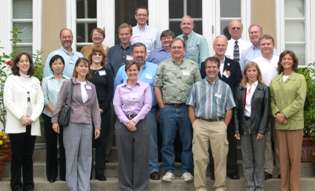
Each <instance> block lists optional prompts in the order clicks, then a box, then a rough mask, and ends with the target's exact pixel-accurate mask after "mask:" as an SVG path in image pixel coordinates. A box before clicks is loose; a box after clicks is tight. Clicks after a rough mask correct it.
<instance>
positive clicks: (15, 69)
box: [11, 52, 34, 76]
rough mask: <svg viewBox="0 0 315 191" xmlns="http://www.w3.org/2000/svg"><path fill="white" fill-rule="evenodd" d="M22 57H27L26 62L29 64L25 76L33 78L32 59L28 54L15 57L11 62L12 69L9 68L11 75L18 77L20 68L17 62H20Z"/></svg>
mask: <svg viewBox="0 0 315 191" xmlns="http://www.w3.org/2000/svg"><path fill="white" fill-rule="evenodd" d="M23 55H25V56H27V58H28V60H29V62H30V68H29V69H28V71H27V75H30V76H33V74H34V64H33V59H32V56H31V55H30V54H29V53H27V52H21V53H19V54H18V55H16V57H15V58H14V60H13V65H12V68H11V71H12V74H13V75H17V76H19V75H20V68H19V67H18V63H19V61H20V59H21V57H22V56H23Z"/></svg>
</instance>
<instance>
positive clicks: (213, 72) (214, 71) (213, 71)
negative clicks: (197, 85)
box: [206, 61, 219, 81]
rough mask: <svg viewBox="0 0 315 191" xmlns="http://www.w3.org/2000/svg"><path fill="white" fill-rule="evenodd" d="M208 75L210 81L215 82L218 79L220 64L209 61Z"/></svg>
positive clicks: (207, 66)
mask: <svg viewBox="0 0 315 191" xmlns="http://www.w3.org/2000/svg"><path fill="white" fill-rule="evenodd" d="M206 74H207V78H208V80H209V81H214V80H215V79H217V77H218V74H219V67H218V63H216V62H214V61H207V63H206Z"/></svg>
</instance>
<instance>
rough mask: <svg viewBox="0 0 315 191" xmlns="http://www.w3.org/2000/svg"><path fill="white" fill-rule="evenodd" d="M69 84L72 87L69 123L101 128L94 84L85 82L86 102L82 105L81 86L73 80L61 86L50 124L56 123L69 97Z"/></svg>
mask: <svg viewBox="0 0 315 191" xmlns="http://www.w3.org/2000/svg"><path fill="white" fill-rule="evenodd" d="M71 83H72V86H73V90H72V102H71V105H70V106H71V113H70V123H79V124H89V125H92V124H93V125H94V127H95V128H101V115H100V110H99V105H98V101H97V96H96V90H95V86H94V84H92V83H91V82H89V81H86V85H85V88H86V92H87V94H88V100H87V101H86V102H85V103H83V101H82V96H81V84H80V82H79V81H77V80H76V79H74V78H72V79H70V80H66V81H64V83H63V84H62V86H61V88H60V91H59V94H58V101H57V104H56V109H55V112H54V113H53V115H52V118H51V122H52V123H57V121H58V114H59V111H60V109H61V107H62V106H63V105H64V103H65V102H66V100H67V97H68V96H70V90H71V86H70V85H71Z"/></svg>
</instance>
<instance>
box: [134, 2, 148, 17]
mask: <svg viewBox="0 0 315 191" xmlns="http://www.w3.org/2000/svg"><path fill="white" fill-rule="evenodd" d="M139 9H144V10H146V11H147V16H149V10H148V8H147V7H146V6H144V5H141V6H139V7H137V8H136V10H135V15H136V14H137V12H138V10H139Z"/></svg>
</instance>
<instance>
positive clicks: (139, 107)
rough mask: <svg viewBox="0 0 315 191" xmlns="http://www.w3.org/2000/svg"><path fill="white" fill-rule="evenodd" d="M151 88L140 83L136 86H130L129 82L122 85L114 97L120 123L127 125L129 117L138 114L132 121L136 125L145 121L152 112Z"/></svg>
mask: <svg viewBox="0 0 315 191" xmlns="http://www.w3.org/2000/svg"><path fill="white" fill-rule="evenodd" d="M151 95H152V92H151V88H150V86H149V85H148V84H147V83H144V82H141V81H138V82H137V83H136V85H135V86H129V85H128V84H127V81H125V82H124V83H123V84H120V85H119V86H118V87H117V88H116V90H115V95H114V101H113V104H114V109H115V113H116V115H117V117H118V119H119V121H120V122H122V123H123V124H125V125H127V123H128V121H129V119H128V118H127V115H131V114H136V116H135V117H134V118H133V119H132V121H134V122H135V123H138V122H139V121H140V120H142V119H144V118H145V116H146V114H147V113H148V112H149V111H150V110H151V103H152V100H151V99H152V97H151Z"/></svg>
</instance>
